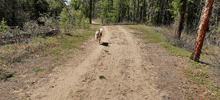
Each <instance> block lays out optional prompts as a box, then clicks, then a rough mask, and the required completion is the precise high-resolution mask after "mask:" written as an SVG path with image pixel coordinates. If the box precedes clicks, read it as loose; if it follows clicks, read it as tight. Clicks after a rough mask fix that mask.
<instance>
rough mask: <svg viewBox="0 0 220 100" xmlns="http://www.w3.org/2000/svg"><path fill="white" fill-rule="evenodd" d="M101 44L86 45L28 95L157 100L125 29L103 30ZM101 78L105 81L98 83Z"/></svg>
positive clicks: (51, 99) (55, 99)
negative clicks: (46, 81) (80, 53)
mask: <svg viewBox="0 0 220 100" xmlns="http://www.w3.org/2000/svg"><path fill="white" fill-rule="evenodd" d="M103 29H104V34H103V38H102V42H106V44H107V43H108V45H109V46H103V45H98V43H97V42H95V41H94V40H90V41H87V43H88V44H89V45H87V47H86V48H87V49H86V50H85V53H84V54H82V55H81V56H78V57H77V58H73V59H71V60H70V61H68V62H66V63H65V64H64V65H62V66H60V67H58V68H55V69H54V70H53V73H51V74H50V75H49V76H48V77H49V78H50V81H49V82H48V83H46V84H41V87H40V88H39V87H38V88H36V89H34V90H33V91H30V94H31V96H30V98H31V99H33V100H35V99H37V100H38V99H40V100H108V99H109V100H146V99H148V100H160V99H162V97H163V96H165V95H167V94H166V93H165V92H162V91H159V90H157V89H156V88H155V86H154V84H150V82H149V80H150V77H149V75H150V73H153V72H150V70H149V69H150V68H152V67H153V65H151V64H148V63H145V62H144V61H143V60H144V59H143V57H142V52H141V49H140V47H139V46H138V45H137V44H138V39H136V38H135V37H134V36H133V35H132V34H131V33H130V32H129V31H127V30H126V29H125V27H124V26H103ZM100 76H104V77H105V78H106V79H100V78H99V77H100Z"/></svg>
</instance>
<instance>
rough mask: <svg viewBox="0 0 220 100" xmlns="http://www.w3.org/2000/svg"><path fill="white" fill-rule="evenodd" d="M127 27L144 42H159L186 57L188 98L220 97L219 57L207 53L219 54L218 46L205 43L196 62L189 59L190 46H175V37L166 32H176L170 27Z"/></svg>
mask: <svg viewBox="0 0 220 100" xmlns="http://www.w3.org/2000/svg"><path fill="white" fill-rule="evenodd" d="M127 27H129V28H130V29H134V30H136V32H134V35H135V36H137V37H139V38H141V39H144V41H145V42H144V44H146V45H148V44H149V43H155V44H159V45H160V46H162V47H164V48H165V49H166V50H167V51H168V52H170V54H171V55H172V56H178V57H181V58H184V59H186V64H187V65H188V67H186V68H184V69H183V70H182V72H183V73H184V76H185V80H186V81H187V84H186V85H184V86H183V87H182V88H183V92H184V93H185V95H186V96H187V99H190V100H193V99H195V98H200V99H204V100H207V99H213V100H218V99H220V90H219V86H220V84H219V82H220V80H219V78H220V76H219V65H218V64H216V63H215V62H214V61H216V60H218V59H216V58H214V57H213V56H211V55H207V54H216V55H217V54H218V55H219V52H218V53H217V51H216V50H217V48H215V47H214V46H211V45H205V46H204V48H203V53H202V54H201V62H195V61H193V60H190V59H189V57H190V55H191V52H190V50H189V48H180V47H176V46H173V45H174V44H173V43H172V39H173V38H169V37H168V36H167V34H168V33H166V32H169V34H174V33H172V30H170V29H168V28H159V27H151V26H145V25H127ZM183 37H184V36H183ZM191 50H192V49H191ZM174 66H176V67H178V65H177V64H174Z"/></svg>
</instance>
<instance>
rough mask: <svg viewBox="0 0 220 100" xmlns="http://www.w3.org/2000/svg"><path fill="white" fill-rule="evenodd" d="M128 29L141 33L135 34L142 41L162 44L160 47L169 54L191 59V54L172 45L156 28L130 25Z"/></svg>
mask: <svg viewBox="0 0 220 100" xmlns="http://www.w3.org/2000/svg"><path fill="white" fill-rule="evenodd" d="M127 27H129V28H131V29H134V30H137V31H140V32H136V33H135V34H136V35H138V37H140V38H142V39H146V41H147V42H145V44H148V43H160V46H162V47H164V48H165V49H166V50H167V51H168V52H170V53H171V54H172V55H173V56H180V57H190V55H191V53H190V52H188V51H186V50H183V49H180V48H178V47H175V46H172V45H170V44H169V43H168V42H166V41H165V40H164V39H163V38H162V37H163V35H162V33H160V32H159V30H160V29H157V28H155V27H148V26H143V25H128V26H127Z"/></svg>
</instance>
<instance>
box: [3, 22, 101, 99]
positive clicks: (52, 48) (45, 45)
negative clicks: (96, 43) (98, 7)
mask: <svg viewBox="0 0 220 100" xmlns="http://www.w3.org/2000/svg"><path fill="white" fill-rule="evenodd" d="M99 27H100V26H98V25H92V26H91V29H78V30H73V31H70V33H71V35H72V36H67V35H63V34H60V35H57V36H54V37H46V38H42V37H41V36H39V37H35V38H34V39H33V41H32V42H30V43H28V44H12V45H4V46H1V47H0V69H1V70H0V73H1V74H0V75H1V77H5V76H6V77H8V76H14V77H12V78H7V81H6V82H4V83H2V81H0V84H1V85H0V89H1V91H0V94H2V95H3V96H1V97H0V99H3V98H5V99H18V98H17V97H18V94H13V92H12V91H14V90H13V89H12V88H14V87H16V89H15V90H19V89H21V90H23V91H25V89H26V88H28V87H30V86H32V85H33V84H34V83H35V81H37V80H42V79H46V77H47V75H48V74H49V73H50V72H51V71H52V70H53V68H55V67H56V66H60V65H61V64H63V62H65V61H66V60H67V59H70V58H71V54H73V53H77V51H81V50H82V48H80V47H79V46H80V45H82V43H83V42H84V41H86V40H87V39H88V38H90V37H93V35H94V32H95V30H97V29H98V28H99ZM13 72H16V73H13ZM10 73H13V75H11V74H10ZM26 76H28V77H26ZM2 79H3V78H2ZM30 79H35V81H33V82H30V84H29V83H27V80H30ZM3 80H5V78H4V79H3ZM20 92H22V91H20ZM24 97H26V96H24Z"/></svg>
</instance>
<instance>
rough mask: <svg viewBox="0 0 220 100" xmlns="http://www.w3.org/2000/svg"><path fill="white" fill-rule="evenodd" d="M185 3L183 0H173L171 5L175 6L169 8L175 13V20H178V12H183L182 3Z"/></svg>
mask: <svg viewBox="0 0 220 100" xmlns="http://www.w3.org/2000/svg"><path fill="white" fill-rule="evenodd" d="M182 4H183V3H181V0H173V1H172V3H171V5H172V7H173V8H170V9H168V10H169V11H170V12H171V13H173V16H172V18H174V19H175V20H177V17H178V14H180V13H181V5H182Z"/></svg>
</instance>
